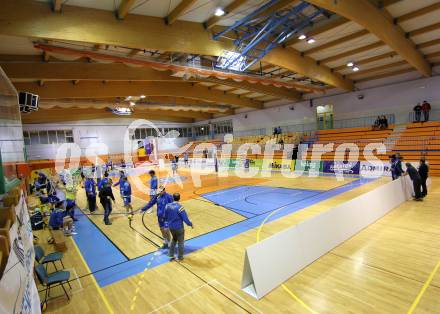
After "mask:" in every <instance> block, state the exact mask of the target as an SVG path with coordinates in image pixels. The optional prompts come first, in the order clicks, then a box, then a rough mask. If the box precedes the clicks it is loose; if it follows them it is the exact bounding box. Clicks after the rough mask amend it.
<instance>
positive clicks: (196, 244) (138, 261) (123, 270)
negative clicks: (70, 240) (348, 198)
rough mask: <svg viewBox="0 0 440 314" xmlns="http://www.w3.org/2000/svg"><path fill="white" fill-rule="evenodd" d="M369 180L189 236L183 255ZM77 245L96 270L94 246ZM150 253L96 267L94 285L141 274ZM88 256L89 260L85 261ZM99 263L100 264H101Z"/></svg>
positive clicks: (156, 261) (159, 260)
mask: <svg viewBox="0 0 440 314" xmlns="http://www.w3.org/2000/svg"><path fill="white" fill-rule="evenodd" d="M371 181H372V180H356V181H351V182H349V183H346V184H344V185H342V186H339V187H336V188H333V189H330V190H327V191H325V192H323V193H318V194H316V195H312V196H310V197H307V198H305V199H299V200H297V201H296V202H294V203H292V204H287V205H285V206H281V207H280V208H278V209H274V210H276V211H275V212H274V210H271V211H270V212H271V215H269V216H268V217H265V216H266V215H265V214H267V213H268V212H266V213H259V214H258V215H257V216H255V217H251V218H248V219H245V220H243V221H239V222H237V223H234V224H231V225H228V226H225V227H223V228H220V229H217V230H213V231H212V232H208V233H206V234H203V235H200V236H198V237H195V238H192V239H190V240H188V241H186V243H185V244H186V247H187V254H191V253H192V252H195V251H198V250H200V249H203V248H206V247H208V246H210V245H213V244H215V243H218V242H220V241H224V240H226V239H229V238H231V237H234V236H236V235H238V234H241V233H243V232H246V231H248V230H250V229H253V228H258V226H259V225H260V224H261V222H262V221H263V220H266V221H265V223H266V222H267V221H272V220H277V219H279V218H281V217H284V216H286V215H288V214H291V213H294V212H296V211H298V210H301V209H304V208H306V207H309V206H312V205H314V204H316V203H318V202H321V201H323V200H325V199H328V198H331V197H334V196H336V195H339V194H341V193H344V192H346V191H349V190H352V189H354V188H357V187H359V186H362V185H364V184H366V183H369V182H371ZM265 218H266V219H265ZM87 226H88V228H92V229H93V228H96V227H94V226H93V225H91V224H87ZM87 233H88V232H87V231H86V230H84V233H81V238H82V237H83V236H85V237H87V238H89V239H90V235H87ZM77 240H78V239H77V236H75V241H77ZM106 240H107V239H105V240H104V241H106ZM81 242H82V241H81ZM89 242H90V241H89ZM106 242H109V241H108V240H107V241H106ZM80 244H83V243H80ZM107 245H108V244H107ZM107 245H106V246H107ZM79 248H80V249H81V250H86V251H85V255H84V258H85V260H86V261H87V262H89V263H91V265H92V266H93V267H91V268H92V270H94V271H95V270H96V269H98V268H97V267H96V266H97V265H96V264H95V261H94V260H95V258H94V255H96V254H95V253H93V252H92V253H91V252H87V251H89V250H92V251H95V250H96V249H93V248H91V247H90V246H89V245H80V246H79ZM115 253H116V252H115ZM118 253H119V252H118ZM153 254H154V252H152V253H148V254H145V255H142V256H139V257H136V258H134V259H131V260H128V261H127V260H125V259H123V260H124V262H121V261H118V263H113V264H112V265H110V266H109V267H108V269H102V267H99V269H100V271H99V273H96V274H94V276H95V278H96V280H97V282H98V284H99V285H100V286H101V287H104V286H107V285H110V284H112V283H115V282H117V281H120V280H123V279H125V278H127V277H130V276H133V275H136V274H139V273H141V272H142V271H143V270H144V269H145V265H146V263H147V262H148V261H149V260H150V258H151V257H152V255H153ZM90 258H91V259H92V260H89V259H90ZM167 262H168V258H166V257H164V256H163V255H162V256H159V257H158V258H156V259H154V260H153V262H152V264H151V267H150V268H154V267H157V266H159V265H162V264H164V263H167ZM100 266H103V265H102V264H101V265H100ZM94 268H96V269H94Z"/></svg>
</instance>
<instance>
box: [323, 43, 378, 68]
mask: <svg viewBox="0 0 440 314" xmlns="http://www.w3.org/2000/svg"><path fill="white" fill-rule="evenodd" d="M382 46H384V43H383V42H381V41H377V42H375V43H372V44H369V45H367V46H362V47H359V48H355V49H352V50H348V51H345V52H342V53H340V54H337V55H334V56H331V57H327V58H325V59H322V60H320V62H321V63H324V64H326V63H329V62H333V61H336V60H339V59H343V58H345V57H350V56H353V55H356V54H358V53H362V52H365V51H368V50H373V49H376V48H379V47H382Z"/></svg>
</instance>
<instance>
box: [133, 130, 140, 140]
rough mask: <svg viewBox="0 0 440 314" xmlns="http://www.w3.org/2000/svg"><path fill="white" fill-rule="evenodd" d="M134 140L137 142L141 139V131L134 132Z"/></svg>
mask: <svg viewBox="0 0 440 314" xmlns="http://www.w3.org/2000/svg"><path fill="white" fill-rule="evenodd" d="M134 138H135V139H137V140H138V139H140V138H141V130H140V129H136V130H134Z"/></svg>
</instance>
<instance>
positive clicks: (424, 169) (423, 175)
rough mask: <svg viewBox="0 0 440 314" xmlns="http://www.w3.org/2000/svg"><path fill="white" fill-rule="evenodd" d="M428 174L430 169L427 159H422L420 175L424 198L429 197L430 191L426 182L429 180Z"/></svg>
mask: <svg viewBox="0 0 440 314" xmlns="http://www.w3.org/2000/svg"><path fill="white" fill-rule="evenodd" d="M428 173H429V167H428V165H427V164H426V161H425V158H422V159H420V165H419V175H420V179H421V180H422V181H421V185H422V197H425V196H426V195H428V189H427V187H426V180H427V179H428Z"/></svg>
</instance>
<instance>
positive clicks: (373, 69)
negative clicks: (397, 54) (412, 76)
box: [349, 60, 408, 80]
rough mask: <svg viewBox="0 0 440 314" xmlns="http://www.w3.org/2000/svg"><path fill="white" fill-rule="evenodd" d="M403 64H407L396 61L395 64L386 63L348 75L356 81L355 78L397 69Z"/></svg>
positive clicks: (403, 61)
mask: <svg viewBox="0 0 440 314" xmlns="http://www.w3.org/2000/svg"><path fill="white" fill-rule="evenodd" d="M405 64H408V62H406V61H405V60H402V61H397V62H393V63H388V64H385V65H380V66H377V67H374V68H369V69H365V70H361V71H358V72H353V74H351V75H349V77H350V78H352V79H353V80H356V77H358V76H363V75H364V74H370V73H376V72H380V71H383V70H386V69H390V68H395V67H399V66H402V65H405Z"/></svg>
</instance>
